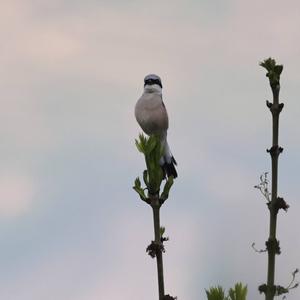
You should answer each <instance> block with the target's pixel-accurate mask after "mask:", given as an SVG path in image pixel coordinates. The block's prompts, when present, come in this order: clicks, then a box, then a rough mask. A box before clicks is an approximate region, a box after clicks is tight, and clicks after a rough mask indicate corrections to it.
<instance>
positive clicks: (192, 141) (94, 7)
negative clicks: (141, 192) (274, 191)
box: [0, 0, 300, 300]
mask: <svg viewBox="0 0 300 300" xmlns="http://www.w3.org/2000/svg"><path fill="white" fill-rule="evenodd" d="M299 28H300V4H299V1H296V0H295V1H270V0H267V1H259V0H253V1H237V0H235V1H234V0H232V1H208V0H206V1H192V0H190V1H96V0H94V1H93V0H87V1H74V0H72V1H68V0H60V1H58V0H52V1H42V0H41V1H33V0H23V1H21V0H19V1H18V0H2V1H1V3H0V34H1V47H0V65H1V68H0V96H1V97H0V103H1V110H0V123H1V124H0V141H1V146H0V160H1V161H0V163H1V168H0V249H1V250H0V266H1V267H0V298H1V299H5V300H41V299H43V300H115V299H124V300H140V299H143V300H153V299H157V298H158V297H157V280H156V265H155V261H154V260H152V259H151V258H150V257H149V256H147V255H146V253H145V249H146V247H147V245H148V244H149V243H150V241H151V239H152V238H153V229H152V226H153V225H152V215H151V213H152V212H151V209H150V208H149V207H147V206H146V205H145V204H144V203H143V202H142V201H140V200H139V199H138V197H137V195H136V194H135V193H134V191H133V190H132V185H133V181H134V179H135V177H137V176H139V175H141V174H142V171H143V170H144V161H143V157H142V155H141V154H139V153H138V152H137V150H136V149H135V145H134V139H135V138H136V137H137V136H138V134H139V132H140V129H139V127H138V125H137V123H136V121H135V119H134V114H133V110H134V105H135V102H136V101H137V99H138V98H139V97H140V95H141V93H142V90H143V78H144V76H145V75H146V74H148V73H156V74H159V75H160V76H161V78H162V81H163V86H164V89H163V97H164V101H165V104H166V106H167V109H168V112H169V117H170V129H169V143H170V145H171V148H172V151H173V153H174V156H175V157H176V159H177V161H178V173H179V177H178V179H177V180H176V182H175V185H174V187H173V188H172V191H171V194H170V199H169V200H168V201H167V202H166V204H165V205H164V206H163V208H162V225H164V226H166V231H167V236H169V237H170V241H169V242H167V243H166V248H167V252H166V255H165V256H164V263H165V286H166V292H167V293H170V294H171V295H174V296H175V295H176V296H178V299H179V300H180V299H181V300H184V299H189V300H198V299H206V297H205V290H204V289H205V288H208V287H209V286H211V285H217V284H221V285H222V286H224V287H225V288H226V289H228V288H229V287H231V286H233V285H234V283H235V282H237V281H242V282H243V283H244V284H248V288H249V297H248V299H249V300H251V299H260V298H261V299H263V296H262V295H259V294H258V291H257V287H258V285H260V284H262V283H264V282H265V281H266V264H267V256H266V254H260V255H259V254H257V253H255V252H254V251H253V249H252V248H251V243H252V242H256V245H257V248H259V249H260V248H263V247H264V243H265V240H266V239H267V237H268V222H269V216H268V211H267V208H266V204H265V200H264V199H263V197H262V196H261V195H260V194H259V192H258V191H257V190H255V189H254V188H253V186H254V185H255V184H257V183H258V181H259V175H260V174H261V173H262V172H264V171H269V170H270V157H269V155H268V154H267V153H266V152H265V150H266V149H267V148H269V147H270V145H271V114H270V112H269V111H268V109H267V108H266V106H265V101H266V99H269V100H271V90H270V88H269V85H268V80H267V78H266V77H265V71H264V70H263V69H262V68H261V67H259V66H258V63H259V61H261V60H263V59H264V58H267V57H269V56H272V57H274V58H276V59H277V61H278V62H280V63H283V64H284V71H283V74H282V80H281V83H282V90H281V101H282V102H284V103H285V107H284V110H283V112H282V114H281V119H280V145H281V146H283V147H284V149H285V150H284V152H283V154H282V155H281V156H280V161H279V172H280V173H279V180H280V181H279V195H280V196H283V197H284V198H285V199H286V201H287V202H288V204H289V205H290V206H291V207H290V210H289V211H288V213H285V212H280V214H279V218H278V221H279V224H278V237H279V240H280V245H281V249H282V254H281V255H280V256H277V265H276V269H277V273H276V283H277V284H281V285H287V284H288V283H289V281H290V279H291V272H292V271H293V270H294V269H295V268H296V267H300V254H299V253H300V236H299V228H300V219H299V212H300V202H299V201H300V199H299V196H298V195H299V168H300V162H299V153H300V141H299V126H298V122H299V117H300V102H299V100H300V96H299V86H300V85H299V80H300V76H299V70H300V60H299V57H300V30H299ZM299 298H300V289H299V288H298V289H297V290H293V291H292V292H291V293H290V295H289V296H288V299H289V300H298V299H299Z"/></svg>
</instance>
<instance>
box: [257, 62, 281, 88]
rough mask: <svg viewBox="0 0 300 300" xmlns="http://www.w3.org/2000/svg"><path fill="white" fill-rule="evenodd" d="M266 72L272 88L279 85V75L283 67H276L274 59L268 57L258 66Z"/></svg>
mask: <svg viewBox="0 0 300 300" xmlns="http://www.w3.org/2000/svg"><path fill="white" fill-rule="evenodd" d="M259 65H260V66H262V67H263V68H265V69H266V70H267V74H266V76H267V77H268V78H269V81H270V84H271V86H272V87H274V86H276V85H278V84H279V81H280V74H281V73H282V70H283V65H277V64H276V61H275V59H273V58H271V57H269V58H267V59H265V60H264V61H262V62H260V64H259Z"/></svg>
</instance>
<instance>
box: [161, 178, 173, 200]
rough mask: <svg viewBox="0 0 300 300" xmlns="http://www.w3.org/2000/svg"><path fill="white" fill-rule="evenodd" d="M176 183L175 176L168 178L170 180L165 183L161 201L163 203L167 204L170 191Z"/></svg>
mask: <svg viewBox="0 0 300 300" xmlns="http://www.w3.org/2000/svg"><path fill="white" fill-rule="evenodd" d="M173 183H174V178H173V176H170V177H168V180H167V181H166V183H165V186H164V189H163V192H162V193H161V196H160V199H161V201H162V202H165V201H166V200H167V199H168V198H169V193H170V189H171V187H172V185H173Z"/></svg>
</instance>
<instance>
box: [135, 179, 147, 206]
mask: <svg viewBox="0 0 300 300" xmlns="http://www.w3.org/2000/svg"><path fill="white" fill-rule="evenodd" d="M132 188H133V189H134V190H135V191H136V192H137V193H138V194H139V196H140V198H141V199H142V200H143V201H145V202H147V203H148V202H149V200H148V198H147V196H146V195H145V192H144V189H142V187H141V181H140V179H139V178H138V177H137V178H136V179H135V181H134V186H133V187H132Z"/></svg>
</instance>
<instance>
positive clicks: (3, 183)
mask: <svg viewBox="0 0 300 300" xmlns="http://www.w3.org/2000/svg"><path fill="white" fill-rule="evenodd" d="M34 194H35V188H34V184H33V180H32V179H31V178H30V177H29V176H28V175H21V174H16V173H14V174H10V173H3V172H2V173H1V174H0V217H2V218H15V217H19V216H21V215H23V214H26V213H27V212H28V211H29V209H30V207H31V205H32V202H33V199H34Z"/></svg>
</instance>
